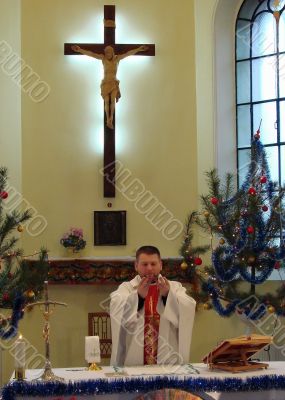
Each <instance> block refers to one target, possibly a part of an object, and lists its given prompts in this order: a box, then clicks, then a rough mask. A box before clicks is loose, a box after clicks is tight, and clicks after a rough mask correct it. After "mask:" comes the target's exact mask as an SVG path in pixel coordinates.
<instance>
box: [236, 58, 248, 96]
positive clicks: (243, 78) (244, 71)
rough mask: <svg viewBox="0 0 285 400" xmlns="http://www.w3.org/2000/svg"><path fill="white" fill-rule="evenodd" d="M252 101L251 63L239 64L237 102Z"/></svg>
mask: <svg viewBox="0 0 285 400" xmlns="http://www.w3.org/2000/svg"><path fill="white" fill-rule="evenodd" d="M249 101H250V62H249V61H241V62H238V63H237V102H238V104H240V103H248V102H249Z"/></svg>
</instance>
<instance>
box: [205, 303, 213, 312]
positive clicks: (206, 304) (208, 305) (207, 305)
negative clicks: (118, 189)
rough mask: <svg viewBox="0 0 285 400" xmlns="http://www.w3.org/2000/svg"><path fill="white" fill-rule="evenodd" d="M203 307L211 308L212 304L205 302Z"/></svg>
mask: <svg viewBox="0 0 285 400" xmlns="http://www.w3.org/2000/svg"><path fill="white" fill-rule="evenodd" d="M203 308H204V310H206V311H207V310H210V308H211V306H210V304H209V303H204V304H203Z"/></svg>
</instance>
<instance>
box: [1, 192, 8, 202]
mask: <svg viewBox="0 0 285 400" xmlns="http://www.w3.org/2000/svg"><path fill="white" fill-rule="evenodd" d="M0 197H1V199H4V200H5V199H7V197H8V193H7V192H5V191H3V192H0Z"/></svg>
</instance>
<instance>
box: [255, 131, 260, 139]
mask: <svg viewBox="0 0 285 400" xmlns="http://www.w3.org/2000/svg"><path fill="white" fill-rule="evenodd" d="M254 139H257V140H259V139H260V130H259V129H257V131H256V134H255V135H254Z"/></svg>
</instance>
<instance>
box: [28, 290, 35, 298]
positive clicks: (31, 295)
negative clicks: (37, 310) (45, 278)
mask: <svg viewBox="0 0 285 400" xmlns="http://www.w3.org/2000/svg"><path fill="white" fill-rule="evenodd" d="M27 297H29V298H30V299H33V298H34V297H35V292H34V291H33V290H28V291H27Z"/></svg>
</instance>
